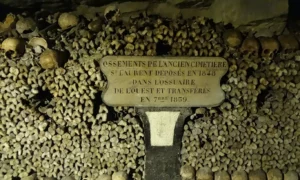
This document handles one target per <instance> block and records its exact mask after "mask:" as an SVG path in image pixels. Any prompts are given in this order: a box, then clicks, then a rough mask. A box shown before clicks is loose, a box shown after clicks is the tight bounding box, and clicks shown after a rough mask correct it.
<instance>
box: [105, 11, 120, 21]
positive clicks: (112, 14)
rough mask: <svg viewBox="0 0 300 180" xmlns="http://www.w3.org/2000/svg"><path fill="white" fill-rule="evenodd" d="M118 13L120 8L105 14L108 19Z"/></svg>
mask: <svg viewBox="0 0 300 180" xmlns="http://www.w3.org/2000/svg"><path fill="white" fill-rule="evenodd" d="M117 13H118V10H111V11H109V12H108V13H107V14H105V17H106V19H111V18H113V17H114V16H115V15H116V14H117Z"/></svg>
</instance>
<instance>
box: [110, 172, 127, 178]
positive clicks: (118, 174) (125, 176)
mask: <svg viewBox="0 0 300 180" xmlns="http://www.w3.org/2000/svg"><path fill="white" fill-rule="evenodd" d="M127 179H128V177H127V174H126V173H125V172H121V171H120V172H115V173H113V175H112V180H127Z"/></svg>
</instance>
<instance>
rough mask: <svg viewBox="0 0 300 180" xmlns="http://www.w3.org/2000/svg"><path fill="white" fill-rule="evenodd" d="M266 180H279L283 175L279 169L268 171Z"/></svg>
mask: <svg viewBox="0 0 300 180" xmlns="http://www.w3.org/2000/svg"><path fill="white" fill-rule="evenodd" d="M267 178H268V180H281V179H282V178H283V175H282V173H281V171H280V170H279V169H270V170H269V171H268V173H267Z"/></svg>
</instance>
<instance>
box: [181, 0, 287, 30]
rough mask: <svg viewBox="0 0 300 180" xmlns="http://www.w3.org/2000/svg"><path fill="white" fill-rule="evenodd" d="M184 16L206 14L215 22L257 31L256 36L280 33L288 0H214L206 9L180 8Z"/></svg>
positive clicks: (285, 17) (284, 21)
mask: <svg viewBox="0 0 300 180" xmlns="http://www.w3.org/2000/svg"><path fill="white" fill-rule="evenodd" d="M182 13H183V15H184V17H186V18H188V17H192V16H206V17H209V18H212V19H214V21H215V22H225V23H232V25H233V26H234V27H240V28H241V29H245V30H252V31H254V32H257V36H262V35H265V36H271V35H272V34H273V33H275V34H280V33H281V32H282V31H283V28H284V27H285V24H286V19H287V14H288V0H278V1H272V0H253V1H248V0H227V1H223V0H215V1H214V3H213V4H212V5H211V6H210V7H209V8H207V9H199V8H198V9H197V8H195V9H194V10H193V11H192V10H191V9H190V8H186V9H182Z"/></svg>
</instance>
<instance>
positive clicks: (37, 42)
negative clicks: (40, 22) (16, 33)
mask: <svg viewBox="0 0 300 180" xmlns="http://www.w3.org/2000/svg"><path fill="white" fill-rule="evenodd" d="M28 44H29V45H30V46H32V47H33V48H35V47H36V46H41V47H43V48H45V49H47V48H48V43H47V41H46V40H45V39H44V38H41V37H33V38H31V39H30V40H29V42H28Z"/></svg>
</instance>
